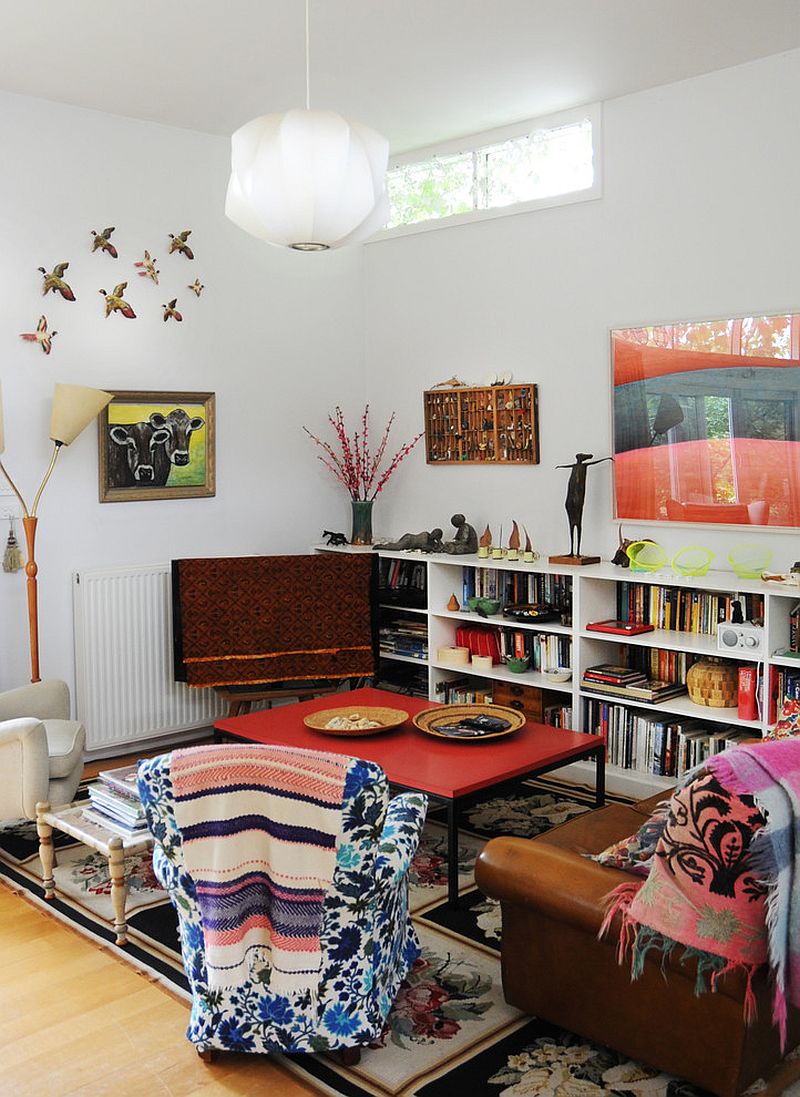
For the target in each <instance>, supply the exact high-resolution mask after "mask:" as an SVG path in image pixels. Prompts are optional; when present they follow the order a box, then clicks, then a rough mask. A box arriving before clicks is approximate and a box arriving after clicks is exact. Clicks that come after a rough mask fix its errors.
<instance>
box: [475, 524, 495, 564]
mask: <svg viewBox="0 0 800 1097" xmlns="http://www.w3.org/2000/svg"><path fill="white" fill-rule="evenodd" d="M491 548H492V531H491V530H490V529H489V526H488V525H487V526H486V529H485V530H484V531H483V533H482V534H481V536H480V540H479V542H478V556H483V557H486V556H488V555H489V553H490V551H491Z"/></svg>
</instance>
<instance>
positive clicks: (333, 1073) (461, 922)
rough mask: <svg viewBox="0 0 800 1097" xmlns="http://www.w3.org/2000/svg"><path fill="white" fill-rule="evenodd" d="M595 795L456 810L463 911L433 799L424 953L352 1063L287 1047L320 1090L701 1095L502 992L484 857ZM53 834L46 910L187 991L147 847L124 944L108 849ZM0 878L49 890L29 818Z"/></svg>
mask: <svg viewBox="0 0 800 1097" xmlns="http://www.w3.org/2000/svg"><path fill="white" fill-rule="evenodd" d="M592 805H593V793H592V792H590V791H589V790H587V789H581V788H578V787H576V786H570V785H567V784H566V783H564V782H559V781H556V780H542V779H540V780H538V781H535V782H524V781H522V782H519V783H518V784H517V785H516V786H514V787H512V788H511V789H510V791H506V792H504V793H503V795H498V796H493V797H488V798H484V799H482V800H478V801H477V802H475V803H474V804H473V805H472V806H471V807H469V808H467V809H466V810H465V811H464V812H463V815H462V817H461V820H460V822H461V827H460V840H459V881H460V888H461V903H460V906H459V909H458V910H457V911H453V910H451V909H450V908H449V906H448V905H447V904H446V902H445V899H446V894H447V887H446V879H447V859H446V858H447V841H446V837H447V836H446V828H445V826H444V820H443V818H442V813H441V812H440V811H437V810H435V809H434V810H432V811H431V812H430V815H429V821H428V823H427V825H426V828H425V835H424V837H423V841H422V843H421V845H420V849H419V852H418V854H417V857H416V858H415V860H414V864H413V867H412V870H411V876H410V882H411V905H412V911H413V914H414V918H415V921H416V924H417V928H418V932H419V936H420V941H421V943H422V947H423V953H422V956H421V958H420V959H419V960H418V961H417V963H416V965H415V966H414V968H413V970H412V971H411V973H410V974H409V977H408V979H407V980H406V982H405V983H404V985H403V987H402V989H401V991H400V994H399V996H398V999H397V1001H396V1002H395V1005H394V1008H393V1010H392V1012H391V1014H390V1016H389V1020H388V1023H387V1026H386V1029H385V1031H384V1033H383V1036H382V1038H381V1040H380V1041H379V1042H378V1043H377V1044H376V1045H375V1046H374V1047H371V1048H369V1049H365V1050H364V1051H363V1053H362V1056H361V1062H360V1063H359V1064H358V1066H356V1067H343V1066H340V1065H338V1064H336V1063H334V1062H332V1061H330V1060H328V1059H326V1058H323V1057H318V1056H313V1055H304V1056H292V1057H288V1058H286V1059H285V1061H286V1063H287V1065H288V1066H289V1067H290V1068H291V1069H292V1070H294V1071H296V1072H297V1073H299V1074H300V1075H302V1076H303V1077H304V1078H305V1079H306V1080H309V1081H311V1082H312V1084H313V1085H315V1086H316V1087H317V1088H318V1089H319V1090H320V1092H322V1093H331V1094H341V1095H343V1097H368V1095H369V1097H456V1095H458V1097H463V1095H468V1097H592V1095H600V1094H603V1093H607V1094H619V1095H620V1097H626V1095H629V1094H630V1095H637V1097H699V1095H700V1093H701V1091H699V1090H698V1089H696V1088H695V1087H693V1086H690V1085H689V1084H688V1083H685V1082H681V1081H680V1080H679V1079H676V1078H673V1077H671V1076H668V1075H665V1074H662V1073H660V1072H658V1071H656V1070H651V1069H650V1068H648V1067H646V1066H644V1065H642V1064H639V1063H634V1062H632V1061H630V1060H628V1059H626V1058H625V1057H624V1056H621V1055H619V1054H617V1053H616V1052H613V1051H609V1050H608V1049H606V1048H602V1047H600V1046H597V1045H594V1044H591V1043H589V1042H588V1041H586V1040H584V1039H582V1038H581V1037H578V1036H575V1035H573V1034H571V1033H568V1032H565V1031H563V1030H561V1029H557V1028H555V1027H553V1026H552V1025H549V1024H546V1023H545V1022H543V1021H539V1020H536V1019H532V1018H530V1017H527V1016H525V1015H523V1014H521V1013H519V1011H517V1010H515V1009H513V1008H512V1007H510V1006H508V1005H507V1004H506V1003H505V1001H504V1000H503V993H502V986H501V982H500V962H499V948H500V935H501V922H500V909H499V904H497V903H495V902H494V901H492V900H490V899H487V898H486V897H485V896H484V895H482V894H481V892H480V891H478V890H477V888H475V886H474V882H473V876H472V871H473V865H474V863H475V857H476V855H477V853H478V851H479V850H480V849H481V847H482V846H483V844H484V842H485V841H486V839H487V838H489V837H492V836H493V835H497V834H515V835H520V836H522V837H532V836H533V835H535V834H539V833H541V832H542V831H543V830H546V829H548V828H549V827H551V826H553V825H555V824H556V823H559V822H562V821H563V820H565V819H569V818H571V817H572V816H574V815H577V814H580V813H582V812H584V811H588V810H591V807H592ZM54 837H55V840H56V849H57V858H58V865H57V868H56V870H55V876H56V887H57V898H56V899H55V900H54V901H53V902H52V903H50V904H47V908H48V909H50V910H51V911H52V913H53V914H54V915H56V916H57V917H59V918H62V919H64V920H66V921H67V922H69V923H71V924H72V925H74V926H76V927H77V928H79V929H81V930H82V931H83V932H85V933H89V934H90V935H92V936H94V937H96V938H99V939H101V940H103V941H104V942H106V943H108V944H110V945H111V947H112V948H113V949H114V951H115V952H116V954H117V955H118V956H119V957H120V959H123V960H125V961H127V962H129V963H134V964H136V965H137V966H140V967H143V968H146V969H147V970H148V971H149V972H151V973H152V974H153V975H154V976H155V977H157V978H158V979H159V980H160V981H161V982H163V983H165V984H166V985H168V986H169V987H170V988H171V989H172V990H173V991H176V992H177V993H179V994H182V995H183V996H185V997H187V998H188V992H187V984H186V980H185V977H184V974H183V968H182V966H181V961H180V953H179V946H178V939H177V928H176V918H175V914H174V912H173V909H172V907H171V905H170V904H169V902H168V901H167V899H166V896H165V894H164V892H163V891H161V890H160V889H159V887H158V884H157V882H156V881H155V879H154V877H153V874H152V868H151V866H150V856H149V854H145V855H143V856H140V857H137V858H135V859H134V860H133V861H132V862H131V863H130V864H129V866H128V869H129V874H130V875H129V898H128V905H127V911H128V925H129V936H130V942H129V944H128V945H127V946H126V947H125V948H122V949H119V948H116V946H114V945H113V940H114V934H113V930H112V915H111V902H110V887H111V885H110V880H109V878H108V871H107V866H106V863H105V859H104V858H103V857H102V856H101V855H100V854H97V853H93V852H92V851H90V850H87V849H86V847H84V846H81V845H79V844H76V843H75V842H74V841H73V840H72V839H70V838H68V837H67V836H66V835H54ZM0 880H4V881H5V882H6V883H8V884H9V885H10V886H12V887H16V888H18V889H20V890H23V891H24V892H26V893H27V894H28V896H29V897H30V898H32V899H33V900H34V901H38V902H42V901H43V900H42V889H41V867H40V864H39V858H38V842H37V838H36V830H35V826H34V825H33V824H30V823H20V824H17V825H9V824H6V825H2V826H0Z"/></svg>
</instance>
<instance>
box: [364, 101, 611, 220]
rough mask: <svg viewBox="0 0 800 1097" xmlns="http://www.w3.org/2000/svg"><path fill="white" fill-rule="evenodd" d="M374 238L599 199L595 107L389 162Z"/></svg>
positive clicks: (464, 139)
mask: <svg viewBox="0 0 800 1097" xmlns="http://www.w3.org/2000/svg"><path fill="white" fill-rule="evenodd" d="M386 188H387V193H388V196H389V203H390V207H391V213H390V217H389V221H388V224H387V228H386V230H385V231H384V232H382V233H379V234H378V235H377V236H376V237H375V239H380V238H381V237H384V236H386V235H387V234H389V235H396V234H399V233H402V232H404V231H405V232H413V231H419V230H420V229H423V228H439V227H444V226H445V225H451V224H460V223H462V222H464V221H472V220H479V219H482V218H486V217H496V216H500V215H502V214H507V213H520V212H524V211H527V210H531V209H537V208H542V207H548V206H554V205H562V204H565V203H567V202H579V201H585V200H587V199H589V198H597V197H599V196H600V108H599V105H594V106H592V107H586V108H583V109H581V110H577V111H569V112H567V113H565V114H560V115H557V116H551V117H549V118H541V119H536V120H534V121H530V122H526V123H520V124H518V125H515V126H509V127H505V128H504V129H502V130H493V131H490V132H488V133H482V134H477V135H475V136H473V137H468V138H463V139H462V140H460V141H456V142H449V143H448V144H447V145H442V146H439V147H437V148H435V149H427V150H419V151H417V152H413V153H407V154H405V155H404V156H400V157H395V158H394V159H393V160H392V162H391V164H390V167H389V171H388V173H387V176H386Z"/></svg>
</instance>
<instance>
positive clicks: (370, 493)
mask: <svg viewBox="0 0 800 1097" xmlns="http://www.w3.org/2000/svg"><path fill="white" fill-rule="evenodd" d="M394 420H395V413H394V412H392V414H391V416H390V418H389V422H388V423H387V424H386V428H385V430H384V432H383V435H382V437H381V441H380V444H379V446H378V449H377V451H376V452H375V453H374V454H373V453H371V452H370V437H369V404H367V405H366V406H365V407H364V413H363V415H362V416H361V427H360V429H359V430H355V431H354V432H353V436H352V441H351V439H350V437H349V435H348V433H347V428H346V426H345V422H344V415H343V413H342V409H341V408H340V407H338V406H337V407H336V408H335V409H334V412H333V415H329V416H328V422H329V423H330V425H331V426H332V427H333V430H334V433H335V434H336V446H337V448H336V449H335V448H334V446H333V445H331V443H330V442H326V441H325V440H324V439H322V438H319V437H318V436H317V435H316V434H313V433H312V432H311V431H310V430H309V429H308V427H303V430H304V431H305V432H306V434H307V435H308V436H309V438H310V439H311V440H312V441H313V442H314V443H316V445H318V446H319V447H320V449H321V450H322V451H323V453H321V454H318V455H317V456H318V458H319V460H320V461H322V463H323V465H325V467H326V468H327V469H329V470H330V471H331V472H332V473H333V475H334V476H335V477H336V479H337V480H338V481H339V482H340V483H342V484H344V486H345V487H346V488H347V490H348V492H349V493H350V498H351V499H361V500H370V499H374V498H375V497H376V496H377V495H378V493H379V492H380V491H382V490H383V487H384V485H385V484H386V481H387V480H388V479H389V477H390V476H391V475H392V473H393V472H394V471H395V470H396V469H397V467H398V465H399V464H400V463H401V461H403V460H404V459H405V458H406V457H407V456H408V454H409V453H410V452H411V450H412V449H413V448H414V446H415V445H416V444H417V442H418V441H419V440H420V438H421V437H422V435H423V434H424V433H425V432H424V431H420V432H419V434H417V435H416V436H415V437H414V438H412V439H411V441H410V442H405V443H404V444H403V445H402V446H401V447H400V448H399V449H398V451H397V453H395V455H394V456H393V457H392V459H391V460H390V462H389V464H388V465H387V466H386V468H385V469H384V470H383V472H382V473H381V474H380V476H378V470H379V468H380V465H381V462H382V461H383V459H384V455H385V453H386V446H387V443H388V440H389V432H390V430H391V429H392V424H393V423H394ZM337 450H338V452H337ZM376 478H377V480H378V482H377V486H375V487H374V490H373V486H374V485H375V480H376Z"/></svg>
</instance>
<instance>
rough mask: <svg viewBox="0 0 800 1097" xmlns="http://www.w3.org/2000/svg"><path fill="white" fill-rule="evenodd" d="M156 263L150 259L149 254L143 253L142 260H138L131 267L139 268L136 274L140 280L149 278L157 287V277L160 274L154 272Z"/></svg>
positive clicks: (158, 271) (157, 271)
mask: <svg viewBox="0 0 800 1097" xmlns="http://www.w3.org/2000/svg"><path fill="white" fill-rule="evenodd" d="M157 262H158V259H153V258H151V256H150V252H149V251H145V253H144V259H139V260H138V261H137V262H136V263H134V264H133V265H134V266H135V267H140V268H141V269H140V270H139V272H138V273H139V277H140V278H149V279H150V281H151V282H155V284H156V285H158V276H159V274H160V273H161V271H160V270H156V263H157Z"/></svg>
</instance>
